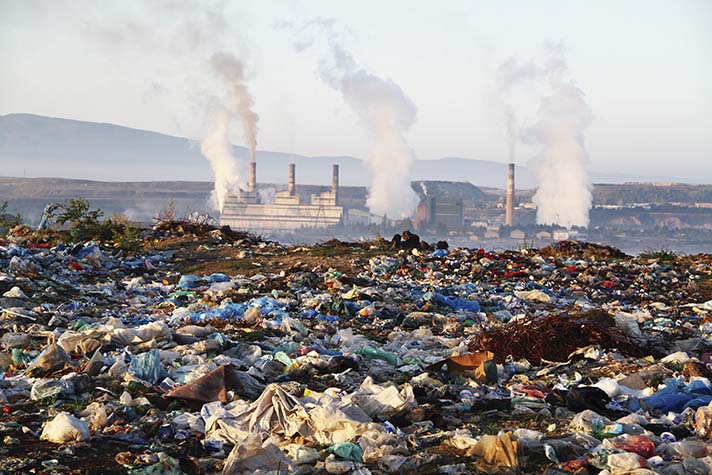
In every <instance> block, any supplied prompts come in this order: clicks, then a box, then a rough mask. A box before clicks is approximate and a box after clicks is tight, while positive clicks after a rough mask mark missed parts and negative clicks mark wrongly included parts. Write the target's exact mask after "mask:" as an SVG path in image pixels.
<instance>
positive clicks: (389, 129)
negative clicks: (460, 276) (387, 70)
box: [297, 19, 418, 218]
mask: <svg viewBox="0 0 712 475" xmlns="http://www.w3.org/2000/svg"><path fill="white" fill-rule="evenodd" d="M312 26H313V27H317V28H318V29H319V30H320V31H322V32H323V33H324V34H325V36H326V39H327V43H328V47H329V52H330V60H329V61H326V60H325V61H322V62H321V68H320V76H321V79H322V80H323V81H324V82H325V83H326V84H328V85H329V86H331V87H332V88H334V89H335V90H337V91H339V92H340V93H341V95H342V97H343V99H344V102H346V104H348V105H349V107H350V108H351V109H352V110H353V111H354V112H355V113H356V115H357V116H358V118H359V121H360V122H361V124H362V125H363V126H364V127H365V128H366V129H367V130H368V132H369V134H370V135H371V137H372V140H373V144H372V146H371V150H370V151H369V153H368V156H367V158H366V166H367V167H368V169H369V171H370V172H371V177H372V181H371V186H370V189H369V194H368V200H367V203H366V204H367V206H368V208H369V210H370V211H371V213H373V214H376V215H380V216H388V217H389V218H407V217H409V216H411V215H412V214H413V211H414V210H415V207H416V206H417V204H418V195H417V194H416V193H415V191H413V189H412V188H411V184H410V177H411V169H412V166H413V162H414V161H415V154H414V152H413V150H412V149H411V148H410V146H409V145H408V142H407V141H406V139H405V133H406V132H407V131H408V129H409V128H410V127H411V126H412V125H413V124H414V123H415V120H416V116H417V108H416V107H415V104H414V103H413V101H411V99H410V98H409V97H408V96H407V95H406V94H405V92H403V90H402V89H401V88H400V86H398V84H396V83H395V82H393V81H392V80H391V79H384V78H381V77H378V76H376V75H374V74H371V73H369V72H368V71H366V70H365V69H363V68H361V67H360V66H359V65H358V64H357V63H356V61H355V60H354V58H353V57H352V55H351V54H350V53H349V52H348V51H346V50H345V49H344V48H343V46H342V45H341V44H340V42H339V40H338V36H337V35H336V33H335V32H334V29H333V26H334V22H333V20H323V19H317V20H313V21H311V22H309V23H307V24H306V25H305V26H304V27H302V28H301V30H300V31H299V32H300V33H303V32H304V31H305V30H306V29H307V28H309V27H312ZM312 43H313V41H310V40H307V41H304V40H300V41H299V42H298V44H297V49H298V50H303V49H305V48H308V47H309V46H311V44H312Z"/></svg>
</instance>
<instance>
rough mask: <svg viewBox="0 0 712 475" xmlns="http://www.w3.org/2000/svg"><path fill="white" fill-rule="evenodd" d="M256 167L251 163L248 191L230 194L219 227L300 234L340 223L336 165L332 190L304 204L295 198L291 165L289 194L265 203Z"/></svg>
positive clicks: (288, 183) (313, 195) (291, 166)
mask: <svg viewBox="0 0 712 475" xmlns="http://www.w3.org/2000/svg"><path fill="white" fill-rule="evenodd" d="M256 178H257V177H256V163H255V162H254V160H253V161H251V162H250V178H249V184H248V188H249V189H248V190H247V191H242V192H241V193H240V194H228V195H227V197H226V199H225V205H224V206H223V210H222V213H221V215H220V224H221V225H223V226H225V225H228V226H230V227H231V228H233V229H244V230H250V231H257V232H259V231H279V230H297V229H300V228H325V227H328V226H334V225H336V224H339V223H341V221H342V219H343V217H344V208H343V207H342V206H339V204H338V194H339V166H338V165H334V167H333V173H332V185H331V190H329V191H325V192H322V193H319V194H312V195H311V199H310V200H309V203H308V204H306V203H302V202H301V199H300V197H299V196H298V195H297V194H296V166H295V165H294V164H293V163H290V164H289V179H288V182H287V190H286V191H279V192H277V193H276V194H275V197H274V202H273V203H262V202H261V201H260V197H259V195H258V193H257V179H256Z"/></svg>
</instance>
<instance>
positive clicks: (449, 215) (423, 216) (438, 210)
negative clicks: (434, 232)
mask: <svg viewBox="0 0 712 475" xmlns="http://www.w3.org/2000/svg"><path fill="white" fill-rule="evenodd" d="M464 224H465V221H464V207H463V204H462V200H461V199H446V198H435V197H434V196H426V197H425V198H423V200H422V201H421V203H420V204H419V205H418V208H417V209H416V214H415V227H416V228H418V229H422V228H423V227H426V226H445V227H446V228H447V229H460V228H462V227H463V226H464Z"/></svg>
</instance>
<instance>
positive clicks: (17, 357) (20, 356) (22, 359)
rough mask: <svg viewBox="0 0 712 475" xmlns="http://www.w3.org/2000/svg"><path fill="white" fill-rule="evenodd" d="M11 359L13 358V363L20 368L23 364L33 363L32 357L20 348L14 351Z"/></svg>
mask: <svg viewBox="0 0 712 475" xmlns="http://www.w3.org/2000/svg"><path fill="white" fill-rule="evenodd" d="M11 358H12V362H13V363H15V364H16V365H17V366H20V365H22V364H27V363H29V362H30V361H32V357H31V356H30V355H26V354H25V353H23V352H22V350H21V349H20V348H13V349H12V356H11Z"/></svg>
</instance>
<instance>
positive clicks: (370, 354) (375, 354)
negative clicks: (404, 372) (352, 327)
mask: <svg viewBox="0 0 712 475" xmlns="http://www.w3.org/2000/svg"><path fill="white" fill-rule="evenodd" d="M355 353H356V354H357V355H361V356H363V357H364V358H366V359H368V360H382V361H386V362H387V363H390V364H392V365H393V366H398V355H396V354H395V353H389V352H387V351H379V350H376V349H373V348H371V347H370V346H364V347H363V348H359V349H358V350H356V351H355Z"/></svg>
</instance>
